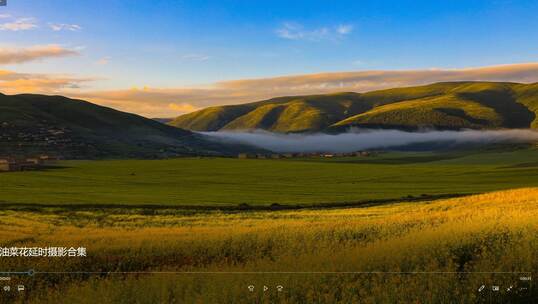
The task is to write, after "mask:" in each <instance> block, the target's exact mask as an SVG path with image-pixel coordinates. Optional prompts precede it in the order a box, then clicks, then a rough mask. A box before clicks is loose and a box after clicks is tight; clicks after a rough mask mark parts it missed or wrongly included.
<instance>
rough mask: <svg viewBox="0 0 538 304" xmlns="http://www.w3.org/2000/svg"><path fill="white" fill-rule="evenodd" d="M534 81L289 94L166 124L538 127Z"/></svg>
mask: <svg viewBox="0 0 538 304" xmlns="http://www.w3.org/2000/svg"><path fill="white" fill-rule="evenodd" d="M537 113H538V83H534V84H519V83H505V82H468V81H467V82H443V83H434V84H430V85H425V86H417V87H405V88H394V89H387V90H380V91H373V92H367V93H352V92H347V93H336V94H326V95H310V96H289V97H279V98H273V99H269V100H264V101H259V102H254V103H247V104H239V105H228V106H217V107H210V108H206V109H203V110H200V111H196V112H193V113H189V114H185V115H182V116H179V117H177V118H176V119H174V120H173V121H171V122H169V124H170V125H173V126H176V127H180V128H184V129H188V130H195V131H227V130H253V129H263V130H268V131H273V132H320V131H340V130H344V129H347V128H349V127H352V126H356V127H366V128H395V129H405V130H417V129H424V128H430V129H452V130H458V129H464V128H465V129H501V128H538V119H536V114H537Z"/></svg>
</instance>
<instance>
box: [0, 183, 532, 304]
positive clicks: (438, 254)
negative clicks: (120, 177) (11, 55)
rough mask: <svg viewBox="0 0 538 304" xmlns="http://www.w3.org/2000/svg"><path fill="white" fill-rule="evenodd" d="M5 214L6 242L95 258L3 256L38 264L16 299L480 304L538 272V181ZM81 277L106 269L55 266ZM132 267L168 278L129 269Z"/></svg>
mask: <svg viewBox="0 0 538 304" xmlns="http://www.w3.org/2000/svg"><path fill="white" fill-rule="evenodd" d="M0 215H1V217H0V218H1V220H0V228H1V229H0V239H1V240H3V244H2V246H3V247H8V246H28V247H30V246H65V247H70V246H74V247H80V246H84V247H87V250H88V256H87V257H85V258H48V259H46V258H34V259H32V260H29V259H28V258H26V259H23V258H2V259H0V261H1V264H2V269H7V270H13V271H20V270H21V269H29V268H33V269H35V270H36V271H37V274H36V275H35V276H34V277H29V278H22V279H21V280H23V281H24V282H25V283H26V284H27V285H28V293H27V296H26V297H24V298H22V297H20V296H13V297H12V298H9V300H10V301H21V302H24V301H28V302H30V303H62V302H71V303H118V302H121V303H155V302H157V303H476V302H480V301H483V300H485V299H483V297H484V295H482V294H479V293H477V292H476V289H477V288H478V286H480V285H481V284H489V285H491V284H500V285H501V286H508V285H510V284H515V283H518V278H519V277H520V276H525V275H529V276H530V274H528V272H532V271H533V270H536V269H538V188H525V189H515V190H510V191H502V192H493V193H487V194H482V195H476V196H469V197H462V198H454V199H447V200H441V201H430V202H414V203H399V204H387V205H378V206H371V207H364V208H348V209H324V210H319V209H318V210H296V211H245V212H215V211H212V212H207V211H206V212H197V211H185V210H183V211H180V210H172V209H167V210H150V211H148V210H143V209H123V210H120V209H104V210H86V211H84V210H78V211H77V210H68V209H58V208H48V209H47V208H45V209H39V210H16V211H15V210H12V211H1V212H0ZM69 271H90V272H95V273H94V274H87V273H78V274H61V273H51V272H69ZM132 271H134V272H141V271H149V272H150V271H154V272H156V273H153V274H146V273H136V274H126V273H124V272H132ZM108 272H110V273H108ZM177 272H179V273H177ZM185 272H191V273H185ZM490 272H498V273H496V274H492V273H490ZM511 272H521V273H515V274H510V273H511ZM248 285H254V286H256V289H255V291H254V292H249V291H248V289H247V286H248ZM263 285H266V286H268V287H269V290H268V291H266V292H264V291H263V290H262V286H263ZM277 285H282V286H283V287H284V288H283V290H282V291H281V292H279V291H277V290H276V286H277ZM489 285H488V286H489ZM536 295H537V294H536V290H535V289H532V290H530V291H529V293H528V295H527V296H528V298H526V300H521V301H527V300H528V299H530V297H533V296H536ZM487 296H488V297H489V295H487ZM496 299H497V300H498V301H508V300H512V301H517V299H518V298H517V296H514V295H513V294H512V295H511V294H505V293H503V294H502V296H501V295H499V296H498V297H497V298H496ZM516 303H517V302H516ZM521 303H523V302H521Z"/></svg>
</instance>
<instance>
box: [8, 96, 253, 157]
mask: <svg viewBox="0 0 538 304" xmlns="http://www.w3.org/2000/svg"><path fill="white" fill-rule="evenodd" d="M243 149H248V148H247V147H245V146H232V145H224V144H220V143H216V142H214V141H210V140H207V139H206V138H205V136H203V135H199V134H195V133H193V132H191V131H186V130H182V129H179V128H175V127H171V126H168V125H165V124H162V123H159V122H157V121H154V120H151V119H147V118H144V117H141V116H138V115H134V114H129V113H125V112H120V111H116V110H113V109H110V108H106V107H102V106H98V105H95V104H92V103H89V102H86V101H82V100H75V99H69V98H66V97H62V96H45V95H30V94H22V95H11V96H8V95H3V94H0V156H12V155H15V156H21V155H22V156H23V155H31V154H36V153H47V154H52V155H59V156H62V157H65V158H101V157H144V158H147V157H149V158H153V157H166V156H176V155H194V154H195V155H222V154H232V153H236V152H237V151H238V150H243Z"/></svg>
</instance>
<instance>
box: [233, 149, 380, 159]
mask: <svg viewBox="0 0 538 304" xmlns="http://www.w3.org/2000/svg"><path fill="white" fill-rule="evenodd" d="M373 155H375V153H374V152H369V151H357V152H350V153H272V154H250V153H240V154H238V155H237V158H241V159H247V158H258V159H266V158H273V159H278V158H309V157H310V158H312V157H324V158H332V157H368V156H373Z"/></svg>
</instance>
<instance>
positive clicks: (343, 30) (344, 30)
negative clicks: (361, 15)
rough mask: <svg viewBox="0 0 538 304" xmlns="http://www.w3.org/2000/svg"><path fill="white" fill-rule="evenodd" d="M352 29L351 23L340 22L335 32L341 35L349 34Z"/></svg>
mask: <svg viewBox="0 0 538 304" xmlns="http://www.w3.org/2000/svg"><path fill="white" fill-rule="evenodd" d="M352 31H353V25H350V24H340V25H339V26H337V27H336V32H337V33H338V34H341V35H347V34H350V33H351V32H352Z"/></svg>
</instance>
